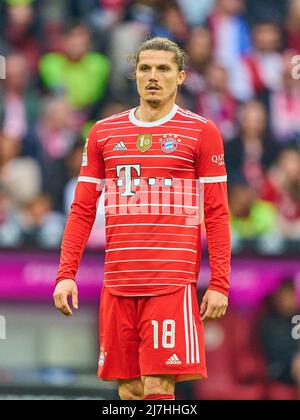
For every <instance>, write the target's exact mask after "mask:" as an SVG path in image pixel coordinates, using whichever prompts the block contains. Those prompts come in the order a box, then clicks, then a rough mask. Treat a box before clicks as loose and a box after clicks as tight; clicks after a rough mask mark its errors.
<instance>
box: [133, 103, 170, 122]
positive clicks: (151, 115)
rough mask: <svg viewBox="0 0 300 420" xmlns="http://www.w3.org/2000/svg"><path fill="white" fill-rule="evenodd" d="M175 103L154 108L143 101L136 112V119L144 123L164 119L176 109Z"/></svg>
mask: <svg viewBox="0 0 300 420" xmlns="http://www.w3.org/2000/svg"><path fill="white" fill-rule="evenodd" d="M174 105H175V102H173V101H172V102H168V103H166V104H165V105H162V106H159V107H157V108H154V107H152V106H151V105H149V104H148V103H146V102H143V101H141V103H140V106H139V107H138V108H137V109H136V111H135V117H136V118H137V119H138V120H140V121H143V122H154V121H158V120H160V119H162V118H164V117H165V116H166V115H168V114H169V113H170V112H171V111H172V109H173V108H174Z"/></svg>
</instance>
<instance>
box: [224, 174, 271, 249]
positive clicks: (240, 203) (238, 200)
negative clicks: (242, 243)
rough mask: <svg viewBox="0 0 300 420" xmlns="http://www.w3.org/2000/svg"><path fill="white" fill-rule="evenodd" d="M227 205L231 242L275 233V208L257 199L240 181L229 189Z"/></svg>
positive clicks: (252, 191)
mask: <svg viewBox="0 0 300 420" xmlns="http://www.w3.org/2000/svg"><path fill="white" fill-rule="evenodd" d="M229 205H230V211H231V230H232V238H233V241H238V240H240V239H256V238H258V237H263V236H265V235H268V234H274V233H276V220H277V219H276V217H277V212H276V208H275V206H273V205H272V204H271V203H268V202H267V201H263V200H261V199H259V198H258V196H257V194H256V192H255V190H254V189H253V188H251V186H250V185H248V184H247V183H246V182H244V181H242V180H241V181H238V182H237V183H235V184H234V185H232V186H231V187H230V190H229Z"/></svg>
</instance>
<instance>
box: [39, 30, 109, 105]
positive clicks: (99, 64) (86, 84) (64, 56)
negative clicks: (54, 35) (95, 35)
mask: <svg viewBox="0 0 300 420" xmlns="http://www.w3.org/2000/svg"><path fill="white" fill-rule="evenodd" d="M63 46H64V52H63V53H58V52H57V53H55V52H53V53H48V54H46V55H44V56H43V57H42V58H41V60H40V76H41V79H42V82H43V83H44V85H45V86H46V87H47V88H48V89H49V90H50V91H51V92H52V93H53V94H66V95H67V98H68V100H69V102H70V104H71V105H72V106H74V107H75V108H84V107H87V106H89V105H93V104H94V103H95V102H96V101H101V100H102V99H103V98H104V95H105V93H106V90H107V84H108V75H109V69H110V65H109V60H108V58H107V57H106V56H104V55H103V54H100V53H97V52H92V51H90V48H91V33H90V31H89V29H88V28H87V27H85V26H83V25H79V26H75V27H73V28H72V29H70V30H69V31H67V33H66V35H65V37H64V40H63Z"/></svg>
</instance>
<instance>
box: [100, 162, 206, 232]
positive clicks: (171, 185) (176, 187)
mask: <svg viewBox="0 0 300 420" xmlns="http://www.w3.org/2000/svg"><path fill="white" fill-rule="evenodd" d="M105 213H106V215H116V214H121V215H126V214H154V215H155V214H159V215H170V216H171V215H172V216H186V221H185V223H186V224H193V225H198V224H200V223H202V221H203V184H200V183H199V182H198V181H197V180H195V179H182V180H181V179H173V178H169V177H168V178H162V177H142V176H141V165H139V164H131V165H130V164H124V165H117V166H116V179H105Z"/></svg>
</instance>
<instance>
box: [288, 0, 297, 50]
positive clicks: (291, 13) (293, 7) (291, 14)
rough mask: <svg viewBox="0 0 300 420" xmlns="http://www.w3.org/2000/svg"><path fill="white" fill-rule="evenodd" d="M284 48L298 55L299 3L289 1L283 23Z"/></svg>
mask: <svg viewBox="0 0 300 420" xmlns="http://www.w3.org/2000/svg"><path fill="white" fill-rule="evenodd" d="M285 37H286V42H285V44H286V47H287V48H288V49H291V50H294V51H296V52H297V53H298V54H300V1H299V0H290V1H289V8H288V14H287V17H286V22H285Z"/></svg>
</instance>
